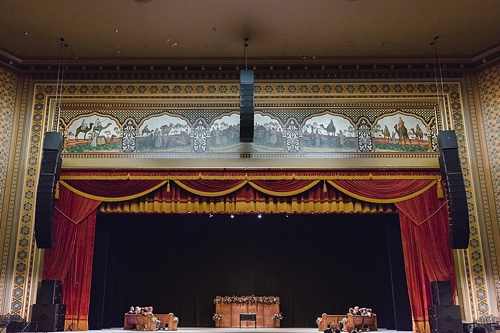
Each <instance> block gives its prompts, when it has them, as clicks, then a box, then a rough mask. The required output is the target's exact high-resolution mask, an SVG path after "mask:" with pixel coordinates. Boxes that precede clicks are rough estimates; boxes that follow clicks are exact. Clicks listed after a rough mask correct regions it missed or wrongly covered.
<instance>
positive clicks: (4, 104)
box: [0, 68, 19, 309]
mask: <svg viewBox="0 0 500 333" xmlns="http://www.w3.org/2000/svg"><path fill="white" fill-rule="evenodd" d="M0 78H1V80H2V82H3V83H2V85H0V109H1V113H0V123H1V125H0V129H1V131H0V139H1V140H0V148H1V149H0V157H1V158H0V193H7V192H6V186H7V184H6V182H7V168H8V165H9V162H10V154H11V151H10V147H11V142H12V141H11V139H10V138H11V137H12V135H13V133H12V131H13V123H14V113H15V104H16V100H15V99H16V90H17V85H18V77H17V76H16V75H15V74H13V73H11V72H8V71H6V70H4V69H2V68H0ZM16 156H17V151H16ZM14 168H15V170H16V171H17V170H18V168H19V160H15V161H14ZM14 179H17V177H14ZM10 193H11V195H12V194H13V193H14V192H10ZM12 199H13V198H12V197H10V201H9V204H8V207H7V208H6V209H5V207H3V203H4V201H3V200H2V201H0V221H2V220H4V221H6V224H5V236H4V242H3V246H2V249H1V251H2V259H1V266H0V309H3V308H4V306H5V304H4V301H5V297H6V296H5V293H6V292H7V286H6V283H7V263H8V260H9V253H10V248H11V236H12V235H11V234H12V226H13V212H14V202H13V200H12ZM4 212H7V216H3V214H4ZM0 223H1V222H0Z"/></svg>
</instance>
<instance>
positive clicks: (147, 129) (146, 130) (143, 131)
mask: <svg viewBox="0 0 500 333" xmlns="http://www.w3.org/2000/svg"><path fill="white" fill-rule="evenodd" d="M150 133H153V131H152V130H150V129H149V128H148V125H147V124H146V126H144V128H143V129H142V131H141V135H142V136H148V135H149V134H150ZM144 134H146V135H144Z"/></svg>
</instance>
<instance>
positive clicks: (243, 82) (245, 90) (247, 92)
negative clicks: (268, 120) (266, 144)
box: [240, 70, 255, 142]
mask: <svg viewBox="0 0 500 333" xmlns="http://www.w3.org/2000/svg"><path fill="white" fill-rule="evenodd" d="M254 113H255V112H254V74H253V70H241V71H240V142H253V133H254Z"/></svg>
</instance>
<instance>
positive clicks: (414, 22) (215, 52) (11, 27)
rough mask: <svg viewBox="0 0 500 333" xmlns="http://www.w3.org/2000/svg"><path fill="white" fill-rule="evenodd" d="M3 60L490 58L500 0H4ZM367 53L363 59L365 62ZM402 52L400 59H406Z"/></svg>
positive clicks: (497, 38) (0, 13) (496, 48)
mask: <svg viewBox="0 0 500 333" xmlns="http://www.w3.org/2000/svg"><path fill="white" fill-rule="evenodd" d="M0 6H1V7H0V59H1V60H3V61H4V62H6V63H7V62H9V63H11V64H12V63H17V64H22V65H29V64H32V65H33V64H48V63H54V62H57V60H58V58H59V47H60V38H61V37H63V38H64V39H65V43H67V45H68V47H65V48H64V59H65V60H64V61H65V63H67V64H117V65H119V64H128V65H131V64H158V63H165V62H167V61H168V62H171V63H178V64H182V63H185V64H190V63H192V64H201V63H207V64H208V63H211V64H215V63H221V64H224V63H234V62H235V61H236V62H237V61H240V62H243V59H244V47H243V44H244V38H245V37H248V38H249V41H248V47H247V48H246V55H247V56H248V59H249V63H252V62H253V63H259V62H267V63H272V62H276V63H282V64H284V63H287V62H289V63H294V64H295V63H301V62H308V63H322V62H326V63H327V62H338V63H341V62H343V61H367V60H370V61H376V62H381V63H384V62H391V61H407V62H412V61H428V60H429V59H430V60H432V59H434V58H435V49H434V47H433V46H431V45H430V44H431V42H432V41H433V39H434V37H435V36H439V39H438V44H437V45H438V54H439V56H440V57H441V58H442V59H454V60H456V61H462V62H464V63H472V62H476V63H478V62H481V61H483V62H484V61H490V60H491V59H497V58H498V55H499V53H500V4H499V2H498V0H481V1H476V0H87V1H83V0H71V1H68V0H45V1H40V0H22V1H19V0H3V1H1V3H0ZM356 59H357V60H356ZM398 59H399V60H398Z"/></svg>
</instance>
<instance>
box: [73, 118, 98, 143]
mask: <svg viewBox="0 0 500 333" xmlns="http://www.w3.org/2000/svg"><path fill="white" fill-rule="evenodd" d="M92 126H94V124H93V123H90V125H87V122H86V121H85V118H84V119H82V124H81V125H80V126H79V127H78V128H77V129H76V134H75V140H78V135H79V134H80V133H83V138H84V139H85V138H86V137H87V133H88V132H90V130H92Z"/></svg>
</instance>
